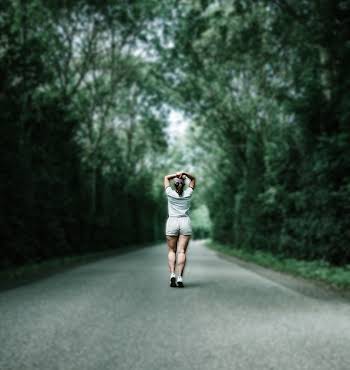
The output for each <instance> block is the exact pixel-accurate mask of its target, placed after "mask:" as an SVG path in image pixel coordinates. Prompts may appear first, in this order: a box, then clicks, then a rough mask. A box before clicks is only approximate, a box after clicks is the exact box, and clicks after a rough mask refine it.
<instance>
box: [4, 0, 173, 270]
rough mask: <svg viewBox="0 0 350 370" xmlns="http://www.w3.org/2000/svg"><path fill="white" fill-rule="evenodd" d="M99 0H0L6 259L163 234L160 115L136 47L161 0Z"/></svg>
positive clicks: (12, 261) (17, 260) (99, 246)
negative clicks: (157, 163)
mask: <svg viewBox="0 0 350 370" xmlns="http://www.w3.org/2000/svg"><path fill="white" fill-rule="evenodd" d="M101 3H102V2H101ZM101 3H100V2H88V1H71V2H69V1H67V2H60V1H59V2H58V1H49V2H47V1H39V0H32V1H19V0H18V1H12V0H11V1H10V0H4V1H1V4H0V42H1V44H0V50H1V52H0V76H1V78H0V121H1V126H0V130H1V132H0V137H1V155H0V168H1V181H0V187H1V206H0V223H1V230H2V238H1V240H2V242H1V255H0V264H1V265H2V266H8V265H11V264H22V263H24V262H28V261H34V260H41V259H47V258H50V257H52V256H59V255H69V254H72V253H80V252H81V253H83V252H85V251H87V250H92V249H93V250H99V249H106V248H109V247H111V248H112V247H113V248H115V247H118V246H120V245H125V244H131V243H145V242H148V241H153V240H156V239H159V238H160V237H161V236H162V231H163V230H162V228H161V226H162V222H163V219H164V213H165V207H164V204H163V203H164V202H163V198H162V193H161V188H160V187H159V189H158V187H154V181H153V175H152V172H153V171H154V168H155V167H154V161H153V158H154V156H156V155H158V154H160V153H162V152H164V150H165V149H166V141H165V138H164V133H163V126H164V125H165V121H164V117H162V116H161V115H160V114H157V115H156V114H154V113H152V112H151V110H150V109H149V107H150V106H152V107H156V106H157V105H156V103H154V100H155V99H156V97H157V94H158V92H157V89H156V82H155V80H151V78H150V77H148V76H151V74H150V69H151V66H150V65H148V64H147V63H146V62H145V60H142V59H141V58H138V57H137V56H136V55H135V54H133V53H132V48H133V45H134V44H135V42H136V40H137V39H138V38H140V37H142V32H144V24H145V22H149V21H151V20H152V18H153V17H154V13H153V12H154V11H157V9H156V7H153V5H154V4H152V2H148V6H146V7H145V6H143V5H140V3H141V2H133V4H132V5H130V6H129V7H128V8H127V9H126V8H125V7H124V5H123V4H121V3H120V2H110V3H108V2H103V4H101ZM126 11H127V13H126ZM128 17H129V18H128ZM158 100H159V99H158ZM145 220H147V222H145Z"/></svg>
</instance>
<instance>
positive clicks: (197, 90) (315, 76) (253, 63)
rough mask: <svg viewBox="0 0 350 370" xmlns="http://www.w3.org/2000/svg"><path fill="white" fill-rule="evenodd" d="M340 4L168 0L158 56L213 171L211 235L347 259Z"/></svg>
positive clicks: (348, 135) (344, 8)
mask: <svg viewBox="0 0 350 370" xmlns="http://www.w3.org/2000/svg"><path fill="white" fill-rule="evenodd" d="M348 10H349V9H348V5H347V4H346V2H333V1H331V0H327V1H323V2H322V4H320V2H317V1H300V2H297V3H296V2H294V3H293V4H290V3H288V2H285V1H274V2H270V1H250V0H245V1H234V2H226V1H222V2H211V3H207V2H200V1H195V2H192V3H191V5H190V4H188V3H186V4H184V3H181V4H180V5H179V6H178V7H177V13H176V19H174V25H175V26H174V28H173V29H172V35H173V40H174V45H173V47H171V48H168V49H166V50H163V60H164V61H165V62H166V63H167V64H168V65H171V68H172V70H176V71H177V75H178V78H177V81H178V84H177V86H176V91H178V93H179V95H180V96H181V97H182V99H179V100H178V105H179V106H180V107H181V108H182V109H183V110H184V111H186V112H187V114H188V115H191V116H192V118H193V121H194V125H195V126H196V127H197V129H195V130H194V131H193V141H192V142H193V145H199V146H200V147H201V148H202V156H201V158H200V159H199V160H198V162H197V165H198V166H199V167H202V168H203V171H204V174H205V177H206V178H213V179H212V180H211V181H209V182H208V183H206V184H205V185H204V186H205V187H206V190H205V191H203V197H204V199H205V201H206V203H207V205H208V207H209V211H210V217H211V220H212V223H213V227H212V230H213V237H214V239H216V240H219V241H222V242H230V243H234V245H240V246H242V247H244V248H250V249H251V248H254V249H255V250H267V251H272V252H274V253H283V254H284V255H286V256H291V257H296V258H302V259H308V260H312V259H322V260H326V261H328V262H330V263H332V264H336V265H346V264H349V262H350V249H349V245H350V234H349V230H350V221H349V220H350V217H349V216H350V214H349V210H350V203H349V202H350V198H349V193H348V192H349V175H348V174H349V173H350V171H349V170H350V168H349V164H350V162H349V158H350V157H349V154H350V153H349V150H350V145H349V142H350V131H349V106H350V103H349V101H350V100H349V94H348V93H347V91H348V88H349V81H350V74H349V68H346V67H345V66H346V65H347V64H348V63H349V61H350V52H349V51H350V49H349V47H348V41H347V40H348V39H347V38H348V36H349V32H348V26H347V22H348V20H349V18H348ZM169 82H170V81H169Z"/></svg>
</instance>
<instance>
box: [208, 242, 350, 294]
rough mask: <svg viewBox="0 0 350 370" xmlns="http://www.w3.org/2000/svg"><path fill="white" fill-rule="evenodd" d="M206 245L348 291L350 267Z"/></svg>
mask: <svg viewBox="0 0 350 370" xmlns="http://www.w3.org/2000/svg"><path fill="white" fill-rule="evenodd" d="M207 245H208V246H209V247H210V248H212V249H214V250H216V251H219V252H221V253H225V254H228V255H231V256H234V257H238V258H240V259H242V260H246V261H249V262H253V263H256V264H258V265H261V266H264V267H267V268H272V269H274V270H276V271H281V272H287V273H289V274H291V275H295V276H301V277H304V278H307V279H313V280H317V281H321V282H324V283H327V284H329V285H331V286H332V287H335V288H340V289H348V288H349V287H350V265H346V266H343V267H334V266H332V265H330V264H329V263H328V262H326V261H324V260H314V261H300V260H297V259H294V258H286V257H285V256H283V255H281V254H279V255H276V254H275V253H271V252H269V251H256V250H255V251H254V250H249V249H246V248H245V249H240V248H234V247H232V246H230V245H224V244H220V243H217V242H212V241H211V242H209V243H207Z"/></svg>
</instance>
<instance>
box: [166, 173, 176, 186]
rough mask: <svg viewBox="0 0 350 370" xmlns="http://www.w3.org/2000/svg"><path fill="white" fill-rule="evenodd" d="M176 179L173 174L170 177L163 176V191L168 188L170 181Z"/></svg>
mask: <svg viewBox="0 0 350 370" xmlns="http://www.w3.org/2000/svg"><path fill="white" fill-rule="evenodd" d="M175 177H177V174H176V173H174V174H172V175H166V176H164V189H166V188H167V187H168V186H170V180H171V179H174V178H175Z"/></svg>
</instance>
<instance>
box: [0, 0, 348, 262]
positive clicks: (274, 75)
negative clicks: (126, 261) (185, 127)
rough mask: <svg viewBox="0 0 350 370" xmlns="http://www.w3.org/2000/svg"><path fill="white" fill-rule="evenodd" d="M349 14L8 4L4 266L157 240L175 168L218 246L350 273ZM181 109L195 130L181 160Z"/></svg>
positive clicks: (274, 4) (274, 1) (340, 7)
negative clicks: (192, 189) (170, 120)
mask: <svg viewBox="0 0 350 370" xmlns="http://www.w3.org/2000/svg"><path fill="white" fill-rule="evenodd" d="M349 21H350V4H349V2H348V1H332V0H322V1H320V0H300V1H297V2H296V1H294V2H292V1H286V0H254V1H253V0H223V1H219V0H217V1H215V0H214V1H208V0H191V1H176V0H164V1H162V2H159V1H156V0H148V1H142V0H138V1H115V0H113V1H112V0H110V1H93V0H85V1H84V0H76V1H73V0H72V1H64V2H62V1H55V0H50V1H43V0H28V1H23V0H3V1H1V3H0V76H1V78H0V120H1V126H0V127H1V128H0V130H1V132H0V137H1V146H0V147H1V155H0V168H1V174H0V176H1V182H0V187H1V194H2V198H1V205H0V223H1V229H2V240H3V243H2V248H1V256H0V261H1V264H2V265H10V264H13V263H17V264H20V263H24V262H26V261H28V260H37V259H43V258H49V257H51V256H56V255H63V254H64V255H66V254H70V253H76V252H84V251H86V250H89V249H94V250H96V249H105V248H107V247H117V246H119V245H124V244H127V243H137V242H146V241H151V240H155V239H158V238H160V237H162V234H163V227H164V219H165V217H166V206H165V198H164V194H163V189H162V185H161V180H160V179H161V177H162V175H164V172H171V171H172V170H174V169H175V168H174V166H175V163H176V165H177V167H179V166H180V164H183V165H184V166H188V165H189V164H190V165H191V171H192V170H194V171H195V172H196V175H197V178H198V188H197V192H196V193H197V196H196V200H195V204H196V205H197V206H198V207H200V205H201V204H202V203H205V204H206V205H207V206H208V208H209V213H210V218H211V224H212V236H213V237H214V238H215V239H217V240H219V241H223V242H228V243H231V244H233V245H237V246H240V247H245V248H251V249H265V250H270V251H273V252H275V253H280V254H284V255H287V256H293V257H297V258H303V259H324V260H327V261H329V262H331V263H333V264H337V265H344V264H349V263H350V248H349V245H350V232H349V230H350V217H349V216H350V212H349V211H350V125H349V123H350V122H349V121H350V97H349V93H348V92H349V88H350V69H349V67H348V66H349V65H350V47H349V39H350V34H349V32H350V28H349ZM169 107H172V108H173V109H177V110H179V111H182V112H184V114H185V116H186V117H187V119H188V120H189V121H192V125H191V134H190V136H191V137H190V138H188V137H187V138H186V144H185V146H186V148H184V153H185V154H183V155H180V157H181V158H180V159H181V160H179V161H177V158H176V156H177V155H178V154H179V153H177V152H176V147H177V145H175V146H174V147H172V146H170V147H167V141H166V138H165V133H164V128H165V127H166V120H167V115H168V113H169V109H170V108H169ZM179 144H183V143H179ZM180 169H181V168H176V170H180ZM184 169H185V170H189V168H188V167H186V168H184ZM203 209H204V208H203ZM201 219H203V220H204V219H205V220H206V221H205V222H206V223H207V224H209V220H208V217H204V218H203V217H198V218H197V220H201ZM203 222H204V221H203ZM196 227H197V228H198V230H202V228H201V225H200V221H198V222H197V225H196ZM203 230H204V229H203ZM206 230H207V228H206V229H205V233H207V231H206Z"/></svg>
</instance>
